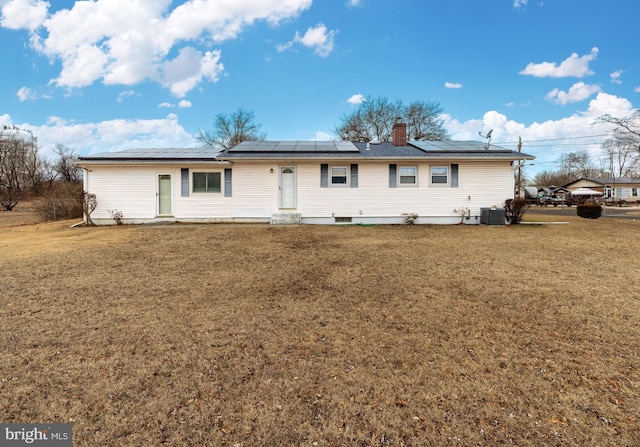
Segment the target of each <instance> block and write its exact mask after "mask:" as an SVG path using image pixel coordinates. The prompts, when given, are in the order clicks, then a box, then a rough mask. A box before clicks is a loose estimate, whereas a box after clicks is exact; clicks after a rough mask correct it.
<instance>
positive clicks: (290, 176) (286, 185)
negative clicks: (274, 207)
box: [280, 166, 296, 209]
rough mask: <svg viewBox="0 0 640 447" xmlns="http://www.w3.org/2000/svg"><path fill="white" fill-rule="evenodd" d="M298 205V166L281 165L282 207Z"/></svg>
mask: <svg viewBox="0 0 640 447" xmlns="http://www.w3.org/2000/svg"><path fill="white" fill-rule="evenodd" d="M295 207H296V168H295V166H280V208H288V209H292V208H295Z"/></svg>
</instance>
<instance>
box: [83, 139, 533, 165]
mask: <svg viewBox="0 0 640 447" xmlns="http://www.w3.org/2000/svg"><path fill="white" fill-rule="evenodd" d="M340 158H348V159H352V160H357V159H383V160H392V159H403V158H404V159H503V160H521V159H524V160H532V159H534V157H533V156H531V155H528V154H524V153H519V152H516V151H512V150H510V149H506V148H503V147H500V146H495V145H491V146H490V147H489V148H488V149H485V143H484V142H480V141H411V142H409V143H408V144H407V145H405V146H394V145H393V144H392V143H391V142H382V143H361V142H350V141H245V142H243V143H240V144H239V145H237V146H235V147H233V148H231V149H230V150H225V151H217V150H215V149H211V148H202V147H199V148H147V149H129V150H125V151H120V152H103V153H99V154H92V155H86V156H81V157H78V161H79V162H80V164H82V162H98V163H117V162H164V163H169V162H195V161H198V162H216V161H224V160H268V159H340Z"/></svg>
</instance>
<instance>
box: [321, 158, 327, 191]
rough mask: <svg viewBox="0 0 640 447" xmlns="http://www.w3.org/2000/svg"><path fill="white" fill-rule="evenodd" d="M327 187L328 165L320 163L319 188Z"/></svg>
mask: <svg viewBox="0 0 640 447" xmlns="http://www.w3.org/2000/svg"><path fill="white" fill-rule="evenodd" d="M328 187H329V165H327V164H324V163H323V164H321V165H320V188H328Z"/></svg>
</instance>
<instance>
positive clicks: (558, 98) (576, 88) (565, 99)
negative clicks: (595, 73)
mask: <svg viewBox="0 0 640 447" xmlns="http://www.w3.org/2000/svg"><path fill="white" fill-rule="evenodd" d="M601 90H602V89H601V88H600V86H599V85H589V84H585V83H584V82H577V83H575V84H573V85H572V86H571V88H569V91H568V92H563V91H561V90H558V89H557V88H554V89H553V90H551V91H550V92H549V93H548V94H547V99H548V100H549V101H553V102H555V103H556V104H562V105H566V104H568V103H571V102H578V101H583V100H585V99H587V98H588V97H590V96H591V95H594V94H595V93H598V92H600V91H601Z"/></svg>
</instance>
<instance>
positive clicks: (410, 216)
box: [402, 213, 418, 225]
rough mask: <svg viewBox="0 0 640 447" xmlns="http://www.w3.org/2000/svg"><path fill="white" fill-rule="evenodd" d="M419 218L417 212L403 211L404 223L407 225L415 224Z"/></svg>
mask: <svg viewBox="0 0 640 447" xmlns="http://www.w3.org/2000/svg"><path fill="white" fill-rule="evenodd" d="M417 220H418V214H417V213H402V223H403V224H405V225H413V224H415V223H416V221H417Z"/></svg>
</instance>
